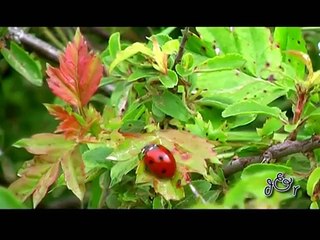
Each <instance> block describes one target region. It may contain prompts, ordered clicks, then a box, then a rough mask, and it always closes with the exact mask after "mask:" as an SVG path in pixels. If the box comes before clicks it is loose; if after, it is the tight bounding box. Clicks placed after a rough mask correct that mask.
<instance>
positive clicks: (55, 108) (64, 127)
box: [45, 104, 81, 138]
mask: <svg viewBox="0 0 320 240" xmlns="http://www.w3.org/2000/svg"><path fill="white" fill-rule="evenodd" d="M45 106H46V107H47V109H48V111H49V113H50V114H51V115H53V116H55V117H56V119H57V120H60V121H61V122H60V124H59V126H58V127H57V130H56V131H55V133H61V132H63V133H64V135H65V137H66V138H72V137H74V136H79V135H81V134H80V132H81V125H80V123H79V122H78V121H77V119H76V118H75V116H73V115H72V114H71V113H68V112H67V111H66V110H65V109H64V108H63V107H61V106H59V105H54V104H45Z"/></svg>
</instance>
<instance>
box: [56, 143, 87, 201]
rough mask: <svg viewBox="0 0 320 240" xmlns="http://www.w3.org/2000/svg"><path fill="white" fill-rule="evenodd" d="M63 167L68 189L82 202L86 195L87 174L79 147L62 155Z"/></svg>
mask: <svg viewBox="0 0 320 240" xmlns="http://www.w3.org/2000/svg"><path fill="white" fill-rule="evenodd" d="M61 167H62V169H63V172H64V176H65V181H66V184H67V187H68V188H69V189H70V190H71V191H72V192H73V193H74V194H75V195H76V196H77V197H78V198H79V199H80V201H82V200H83V197H84V193H85V180H86V173H85V165H84V162H83V160H82V155H81V152H80V146H79V145H77V146H76V147H75V148H73V149H71V150H69V151H67V152H65V153H64V154H63V155H62V160H61Z"/></svg>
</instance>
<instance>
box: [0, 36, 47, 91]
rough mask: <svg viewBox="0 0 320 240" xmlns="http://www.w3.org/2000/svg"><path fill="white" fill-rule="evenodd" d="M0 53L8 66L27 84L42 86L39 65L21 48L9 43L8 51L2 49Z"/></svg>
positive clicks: (12, 42)
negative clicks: (23, 78)
mask: <svg viewBox="0 0 320 240" xmlns="http://www.w3.org/2000/svg"><path fill="white" fill-rule="evenodd" d="M1 53H2V55H3V57H4V58H5V59H6V61H7V62H8V63H9V64H10V66H11V67H12V68H14V69H15V70H16V71H17V72H18V73H20V74H21V75H22V76H23V77H25V78H26V79H27V80H28V81H29V82H31V83H32V84H34V85H36V86H42V78H43V76H42V72H41V68H40V65H39V64H37V62H36V61H35V60H34V59H32V58H31V57H30V55H29V54H28V53H27V52H26V51H25V50H24V49H23V48H21V47H20V46H19V45H18V44H16V43H15V42H14V41H11V44H10V50H8V49H6V48H2V49H1Z"/></svg>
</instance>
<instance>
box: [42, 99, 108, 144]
mask: <svg viewBox="0 0 320 240" xmlns="http://www.w3.org/2000/svg"><path fill="white" fill-rule="evenodd" d="M45 106H46V108H47V109H48V111H49V113H50V114H51V115H53V116H55V117H56V119H57V120H60V121H61V122H60V124H59V126H58V127H57V130H56V131H55V132H56V133H61V132H62V133H63V134H64V136H65V137H66V138H67V139H77V140H81V141H92V140H93V141H94V138H91V137H90V135H89V134H91V135H94V136H97V135H98V134H99V133H100V131H101V128H100V123H101V121H102V119H101V115H100V113H99V112H98V111H97V110H95V108H93V107H92V106H89V107H88V108H87V107H85V108H84V109H83V110H84V115H85V116H86V118H85V119H83V118H82V117H81V116H78V118H77V117H76V116H75V114H74V113H72V112H71V113H70V112H68V111H67V110H66V109H64V108H63V107H61V106H59V105H54V104H45Z"/></svg>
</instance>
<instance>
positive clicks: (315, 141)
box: [223, 136, 320, 176]
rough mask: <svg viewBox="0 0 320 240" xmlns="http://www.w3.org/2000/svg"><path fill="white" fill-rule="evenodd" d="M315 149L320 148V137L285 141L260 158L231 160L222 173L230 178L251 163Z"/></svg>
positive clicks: (269, 149) (270, 148)
mask: <svg viewBox="0 0 320 240" xmlns="http://www.w3.org/2000/svg"><path fill="white" fill-rule="evenodd" d="M316 148H320V136H314V137H312V138H310V139H307V140H304V141H290V140H286V141H285V142H283V143H279V144H276V145H273V146H271V147H269V148H268V149H267V150H266V151H265V152H264V153H263V154H262V155H261V156H253V157H243V158H237V159H235V160H232V161H231V162H229V164H228V165H226V166H225V167H224V168H223V172H224V175H225V176H230V175H232V174H234V173H236V172H238V171H241V170H242V169H243V168H245V167H246V166H248V165H250V164H252V163H259V162H270V161H271V160H272V159H275V160H280V159H281V158H282V157H285V156H288V155H291V154H294V153H306V152H310V151H312V150H313V149H316Z"/></svg>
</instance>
